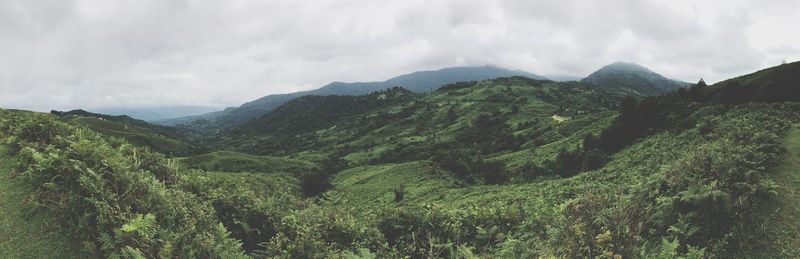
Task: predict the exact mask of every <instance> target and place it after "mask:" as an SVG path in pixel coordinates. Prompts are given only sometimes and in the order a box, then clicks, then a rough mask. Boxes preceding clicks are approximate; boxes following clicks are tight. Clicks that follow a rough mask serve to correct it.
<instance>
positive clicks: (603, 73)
mask: <svg viewBox="0 0 800 259" xmlns="http://www.w3.org/2000/svg"><path fill="white" fill-rule="evenodd" d="M581 81H582V82H586V83H591V84H594V85H597V86H600V87H606V88H628V89H632V90H633V91H635V93H637V94H639V95H643V96H653V95H660V94H664V93H668V92H672V91H675V90H677V89H680V88H686V87H688V86H689V85H690V84H689V83H686V82H681V81H677V80H672V79H669V78H666V77H664V76H662V75H659V74H657V73H655V72H653V71H651V70H650V69H647V68H645V67H643V66H640V65H637V64H634V63H627V62H614V63H612V64H610V65H606V66H604V67H602V68H600V69H599V70H597V71H595V72H593V73H592V74H590V75H589V76H587V77H586V78H584V79H582V80H581Z"/></svg>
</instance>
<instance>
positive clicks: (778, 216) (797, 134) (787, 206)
mask: <svg viewBox="0 0 800 259" xmlns="http://www.w3.org/2000/svg"><path fill="white" fill-rule="evenodd" d="M784 147H785V148H786V153H785V154H784V157H783V158H782V162H781V163H780V164H779V165H778V166H777V167H776V168H775V169H774V170H773V172H772V173H773V179H774V180H775V182H776V183H777V184H778V185H780V188H779V189H778V195H779V196H778V200H777V202H776V204H771V206H768V209H767V210H766V211H765V214H766V215H764V217H765V218H764V219H761V220H759V221H760V222H763V224H762V226H759V228H760V229H759V230H760V231H763V233H762V234H763V235H764V236H765V237H764V238H763V239H762V240H760V241H766V243H767V244H768V245H765V246H762V247H757V248H758V249H756V251H755V253H754V254H753V255H752V256H750V257H759V258H800V124H795V125H794V126H793V127H792V128H791V129H790V130H789V133H788V135H787V137H786V139H785V141H784Z"/></svg>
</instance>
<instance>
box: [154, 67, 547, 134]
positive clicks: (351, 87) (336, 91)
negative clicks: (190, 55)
mask: <svg viewBox="0 0 800 259" xmlns="http://www.w3.org/2000/svg"><path fill="white" fill-rule="evenodd" d="M509 76H525V77H529V78H533V79H540V80H546V79H547V78H545V77H543V76H539V75H536V74H533V73H529V72H525V71H522V70H511V69H505V68H501V67H497V66H491V65H486V66H464V67H448V68H442V69H438V70H424V71H416V72H412V73H408V74H403V75H400V76H396V77H392V78H390V79H387V80H385V81H379V82H354V83H344V82H338V81H335V82H331V83H328V84H326V85H324V86H322V87H320V88H318V89H314V90H308V91H301V92H295V93H287V94H272V95H267V96H263V97H260V98H258V99H255V100H253V101H250V102H247V103H244V104H242V105H241V106H239V107H230V108H226V109H224V110H221V111H216V112H211V113H207V114H203V115H198V116H189V117H182V118H176V119H172V120H165V121H158V122H156V123H157V124H161V125H169V126H175V125H182V124H184V125H186V124H191V125H192V126H193V127H195V128H197V127H200V128H204V129H211V130H219V129H223V128H228V127H230V126H236V125H240V124H242V123H244V122H246V121H248V120H251V119H254V118H257V117H259V116H263V115H265V114H267V113H269V112H270V111H272V110H274V109H276V108H278V107H279V106H281V105H283V104H284V103H286V102H288V101H290V100H292V99H295V98H298V97H301V96H307V95H360V94H368V93H371V92H375V91H380V90H385V89H389V88H391V87H395V86H401V87H403V88H406V89H408V90H411V91H414V92H427V91H433V90H436V89H438V88H439V87H441V86H444V85H447V84H451V83H456V82H463V81H478V80H485V79H494V78H499V77H509Z"/></svg>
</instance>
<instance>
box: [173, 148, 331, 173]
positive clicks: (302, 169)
mask: <svg viewBox="0 0 800 259" xmlns="http://www.w3.org/2000/svg"><path fill="white" fill-rule="evenodd" d="M179 161H181V162H183V163H184V164H185V165H186V166H188V167H190V168H196V169H202V170H207V171H223V172H256V173H290V174H295V175H296V174H302V173H307V172H310V171H313V170H316V169H318V166H317V165H316V164H313V163H310V162H306V161H302V160H296V159H289V158H282V157H271V156H256V155H249V154H244V153H239V152H232V151H217V152H211V153H207V154H202V155H197V156H192V157H187V158H181V159H180V160H179Z"/></svg>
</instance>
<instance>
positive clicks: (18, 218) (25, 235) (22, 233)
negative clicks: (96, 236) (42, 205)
mask: <svg viewBox="0 0 800 259" xmlns="http://www.w3.org/2000/svg"><path fill="white" fill-rule="evenodd" d="M13 165H14V158H13V157H10V156H8V154H7V150H6V148H5V147H3V146H0V258H81V256H80V253H79V247H78V244H76V243H75V242H73V241H72V240H70V238H68V237H67V236H66V235H64V234H63V233H61V232H58V231H57V230H56V229H57V228H56V227H55V226H54V225H53V224H54V222H53V216H52V214H50V213H47V212H43V211H37V212H33V211H31V206H30V205H27V204H26V203H25V201H26V197H27V196H28V195H29V194H30V192H31V188H30V186H29V185H28V184H27V183H25V182H24V181H23V179H22V178H21V177H13V174H12V168H13Z"/></svg>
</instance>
